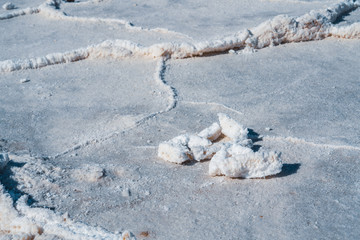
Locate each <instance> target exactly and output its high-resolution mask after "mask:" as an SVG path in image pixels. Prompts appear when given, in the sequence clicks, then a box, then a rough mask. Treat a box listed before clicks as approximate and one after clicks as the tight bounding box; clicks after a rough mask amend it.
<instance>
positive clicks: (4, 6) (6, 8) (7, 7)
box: [2, 2, 15, 10]
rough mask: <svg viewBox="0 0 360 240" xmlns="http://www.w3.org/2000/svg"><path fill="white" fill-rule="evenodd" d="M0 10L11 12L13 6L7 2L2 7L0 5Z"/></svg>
mask: <svg viewBox="0 0 360 240" xmlns="http://www.w3.org/2000/svg"><path fill="white" fill-rule="evenodd" d="M2 8H3V9H5V10H12V9H15V5H14V4H13V3H11V2H7V3H5V4H4V5H2Z"/></svg>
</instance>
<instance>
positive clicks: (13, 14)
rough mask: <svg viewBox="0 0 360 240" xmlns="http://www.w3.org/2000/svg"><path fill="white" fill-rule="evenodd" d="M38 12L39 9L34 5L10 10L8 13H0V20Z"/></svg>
mask: <svg viewBox="0 0 360 240" xmlns="http://www.w3.org/2000/svg"><path fill="white" fill-rule="evenodd" d="M39 12H40V9H39V8H36V7H35V8H24V9H19V10H14V11H11V12H10V13H4V14H0V20H5V19H10V18H14V17H18V16H23V15H29V14H36V13H39Z"/></svg>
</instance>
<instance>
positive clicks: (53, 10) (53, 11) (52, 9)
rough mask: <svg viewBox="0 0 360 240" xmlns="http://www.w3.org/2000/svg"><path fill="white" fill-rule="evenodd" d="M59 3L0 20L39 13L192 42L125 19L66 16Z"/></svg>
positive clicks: (53, 0)
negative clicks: (136, 24) (168, 35)
mask: <svg viewBox="0 0 360 240" xmlns="http://www.w3.org/2000/svg"><path fill="white" fill-rule="evenodd" d="M97 2H101V1H97ZM60 3H61V2H60V1H57V0H48V1H45V2H44V3H43V4H41V5H40V6H39V7H36V8H26V9H20V10H17V11H12V12H11V13H6V14H0V20H5V19H10V18H14V17H18V16H23V15H29V14H37V13H40V14H41V15H42V16H45V17H48V18H53V19H58V20H68V21H78V22H85V23H105V24H116V25H117V24H119V25H124V26H125V28H126V29H127V30H129V31H133V32H155V33H161V34H172V35H175V36H180V37H183V38H187V39H191V40H192V38H191V37H190V36H188V35H186V34H183V33H179V32H176V31H171V30H169V29H166V28H144V27H139V26H134V24H132V23H131V22H130V21H128V20H125V19H115V18H94V17H76V16H68V15H67V14H66V13H64V12H61V11H60Z"/></svg>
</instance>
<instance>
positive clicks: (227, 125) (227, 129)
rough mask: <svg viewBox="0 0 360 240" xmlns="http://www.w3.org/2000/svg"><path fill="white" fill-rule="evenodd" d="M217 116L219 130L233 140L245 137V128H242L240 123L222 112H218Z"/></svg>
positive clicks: (246, 130) (246, 133)
mask: <svg viewBox="0 0 360 240" xmlns="http://www.w3.org/2000/svg"><path fill="white" fill-rule="evenodd" d="M218 117H219V122H220V126H221V132H222V133H223V134H224V135H226V136H228V137H229V138H231V139H232V140H234V141H236V140H245V139H247V135H248V129H247V128H244V127H243V126H242V125H241V124H239V123H238V122H236V121H235V120H234V119H232V118H230V117H229V116H228V115H226V114H224V113H219V114H218Z"/></svg>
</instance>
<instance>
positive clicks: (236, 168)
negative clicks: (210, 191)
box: [209, 144, 282, 178]
mask: <svg viewBox="0 0 360 240" xmlns="http://www.w3.org/2000/svg"><path fill="white" fill-rule="evenodd" d="M281 169H282V161H281V159H280V154H278V153H276V152H266V151H264V150H260V151H259V152H253V151H252V150H251V149H250V148H246V147H242V146H240V145H236V144H234V145H231V146H230V147H228V148H226V147H223V148H222V149H221V150H220V151H218V152H217V153H216V154H215V155H214V157H213V158H212V159H211V161H210V164H209V174H210V176H221V175H224V176H227V177H232V178H261V177H266V176H270V175H275V174H278V173H279V172H281Z"/></svg>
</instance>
